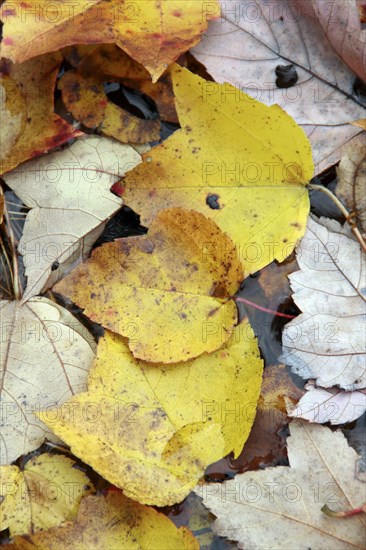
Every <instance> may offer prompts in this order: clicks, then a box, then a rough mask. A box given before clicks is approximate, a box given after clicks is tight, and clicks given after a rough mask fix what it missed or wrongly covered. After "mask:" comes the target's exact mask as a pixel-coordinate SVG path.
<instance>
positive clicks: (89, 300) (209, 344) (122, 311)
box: [54, 208, 244, 363]
mask: <svg viewBox="0 0 366 550" xmlns="http://www.w3.org/2000/svg"><path fill="white" fill-rule="evenodd" d="M243 278H244V276H243V272H242V269H241V265H240V261H239V258H238V256H237V252H236V250H235V246H234V245H233V243H232V241H231V239H230V238H229V237H228V236H227V235H225V234H224V233H222V231H220V229H219V228H218V227H217V226H216V224H215V223H214V222H213V221H212V220H209V219H207V218H206V217H205V216H203V215H202V214H200V213H198V212H194V211H190V210H184V209H182V208H172V209H168V210H165V211H162V212H160V213H159V215H158V216H157V218H156V219H155V221H154V223H153V224H152V225H151V227H150V230H149V233H148V235H147V236H145V235H144V236H139V237H129V238H127V239H118V240H116V241H114V242H112V243H107V244H104V245H103V246H102V247H100V248H97V249H96V250H94V252H93V254H92V257H91V259H90V260H88V261H87V262H85V263H83V264H81V265H79V266H78V267H77V268H76V269H75V270H74V271H72V273H71V274H70V275H68V276H67V277H65V278H64V279H63V280H62V281H61V282H59V283H57V284H56V285H55V286H54V290H55V291H56V292H60V293H61V294H64V295H65V296H67V297H68V298H70V299H71V300H73V301H74V302H75V303H76V304H78V305H79V306H80V307H82V308H84V312H85V315H87V316H88V317H89V318H90V319H92V320H93V321H96V322H98V323H101V324H102V325H103V326H104V327H106V328H108V329H110V330H112V331H114V332H117V333H118V334H121V335H122V336H125V337H127V338H129V347H130V349H131V351H132V353H133V354H134V356H135V357H139V358H141V359H144V360H145V361H154V362H157V361H159V362H160V361H161V362H164V363H175V362H177V361H186V360H188V359H191V358H193V357H197V356H198V355H200V354H202V353H204V352H210V351H213V350H215V349H218V348H219V347H220V346H222V344H223V343H224V342H225V341H226V340H228V338H229V337H230V334H231V331H232V329H233V327H234V325H235V324H236V322H237V308H236V305H235V303H234V301H233V300H231V299H230V298H231V297H232V296H233V295H234V294H235V292H236V291H237V290H238V287H239V285H240V283H241V281H242V280H243Z"/></svg>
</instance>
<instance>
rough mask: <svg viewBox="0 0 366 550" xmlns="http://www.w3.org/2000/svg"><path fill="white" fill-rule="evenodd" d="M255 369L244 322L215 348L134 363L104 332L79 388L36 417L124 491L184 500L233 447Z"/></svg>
mask: <svg viewBox="0 0 366 550" xmlns="http://www.w3.org/2000/svg"><path fill="white" fill-rule="evenodd" d="M220 336H221V335H220V333H217V334H216V337H217V339H218V340H220ZM262 369H263V365H262V360H261V359H260V356H259V351H258V347H257V341H256V338H255V337H254V334H253V331H252V329H251V327H250V325H249V323H248V322H247V321H245V322H243V323H241V324H240V325H239V326H237V327H236V328H235V329H234V331H233V334H232V337H231V338H230V340H229V341H228V342H227V343H226V344H225V345H224V346H223V347H222V348H221V349H219V350H217V351H215V352H213V353H212V354H210V355H206V354H205V355H202V356H201V357H198V358H197V359H194V360H191V361H188V362H184V363H177V364H175V365H164V364H148V363H143V362H138V361H137V360H136V359H134V358H133V356H132V355H131V353H130V351H129V350H128V347H127V345H126V344H125V343H124V340H123V339H122V338H121V337H120V336H117V335H116V334H113V333H110V332H109V331H106V333H105V336H104V338H102V339H101V340H100V341H99V345H98V352H97V358H96V360H95V363H94V365H93V367H92V369H91V371H90V374H89V379H88V391H87V392H85V393H80V394H79V395H77V396H74V397H73V398H71V399H70V400H69V401H67V402H66V403H65V404H64V405H62V406H61V407H58V408H56V409H53V410H48V411H44V412H41V413H39V416H40V418H41V419H42V420H43V422H45V423H46V424H47V425H48V426H49V427H50V428H51V429H52V430H53V431H54V432H55V434H56V435H58V436H59V437H60V438H61V439H62V440H63V441H65V442H66V443H67V444H68V445H70V446H71V449H72V452H73V453H74V454H75V455H76V456H78V457H80V458H81V459H82V460H83V461H84V462H87V463H88V464H90V466H92V468H93V469H94V470H95V471H97V472H98V473H99V474H101V475H102V476H103V477H105V478H106V479H107V480H108V481H110V482H111V483H113V484H114V485H116V486H117V487H120V488H122V489H123V492H124V494H125V495H127V496H129V497H131V498H133V499H134V500H138V501H139V502H142V503H144V504H156V505H158V506H165V505H168V504H173V503H176V502H180V501H181V500H183V499H184V498H185V497H186V496H187V495H188V493H189V492H190V491H191V490H192V488H193V487H194V486H195V484H196V483H197V481H198V480H199V479H200V477H201V476H202V475H203V473H204V470H205V467H206V466H207V465H208V464H210V463H212V462H214V461H216V460H218V459H219V458H222V457H223V456H225V455H227V454H229V453H230V452H231V451H234V454H235V456H237V455H238V454H239V453H240V451H241V449H242V447H243V444H244V442H245V440H246V439H247V437H248V435H249V432H250V429H251V426H252V424H253V421H254V417H255V411H256V404H257V400H258V396H259V392H260V386H261V380H262Z"/></svg>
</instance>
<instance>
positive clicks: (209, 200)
mask: <svg viewBox="0 0 366 550" xmlns="http://www.w3.org/2000/svg"><path fill="white" fill-rule="evenodd" d="M219 198H220V196H219V195H216V194H215V193H209V194H208V195H207V197H206V204H207V205H208V206H209V207H210V208H212V210H220V205H219V202H218V201H219Z"/></svg>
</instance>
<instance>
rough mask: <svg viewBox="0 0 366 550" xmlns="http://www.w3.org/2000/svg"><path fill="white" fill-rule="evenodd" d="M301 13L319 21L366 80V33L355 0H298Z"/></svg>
mask: <svg viewBox="0 0 366 550" xmlns="http://www.w3.org/2000/svg"><path fill="white" fill-rule="evenodd" d="M296 3H297V4H298V6H299V8H300V10H301V12H302V13H304V14H306V15H308V16H309V17H311V18H312V19H313V20H314V21H319V23H320V26H321V28H322V31H323V33H324V35H325V36H326V37H327V39H328V40H329V42H330V44H331V45H332V46H333V48H334V49H335V51H336V52H337V54H338V55H339V57H340V58H341V59H343V61H344V62H345V63H347V65H348V66H349V67H350V68H351V69H352V70H353V71H354V72H355V73H356V74H357V75H358V76H359V77H360V78H361V80H366V69H365V58H366V33H365V31H363V30H361V21H360V18H359V14H358V7H357V4H356V1H355V0H348V1H347V2H344V0H333V2H332V3H330V4H325V3H324V1H323V2H322V1H320V0H310V1H309V0H296Z"/></svg>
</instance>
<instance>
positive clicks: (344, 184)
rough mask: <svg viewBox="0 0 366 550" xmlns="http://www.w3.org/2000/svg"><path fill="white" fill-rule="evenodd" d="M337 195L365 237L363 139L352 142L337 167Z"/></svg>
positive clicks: (365, 177) (365, 178)
mask: <svg viewBox="0 0 366 550" xmlns="http://www.w3.org/2000/svg"><path fill="white" fill-rule="evenodd" d="M337 174H338V183H337V187H336V193H337V195H338V196H339V197H340V198H341V199H342V201H343V202H344V203H345V205H346V207H347V208H348V210H349V212H350V214H352V217H353V218H354V221H355V222H356V223H357V224H358V225H359V229H360V231H361V232H362V234H363V235H364V238H366V187H365V181H366V145H365V140H363V141H362V142H358V143H352V145H350V146H349V147H348V148H347V150H346V151H345V154H344V156H343V157H342V159H341V162H340V164H339V167H338V169H337Z"/></svg>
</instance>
